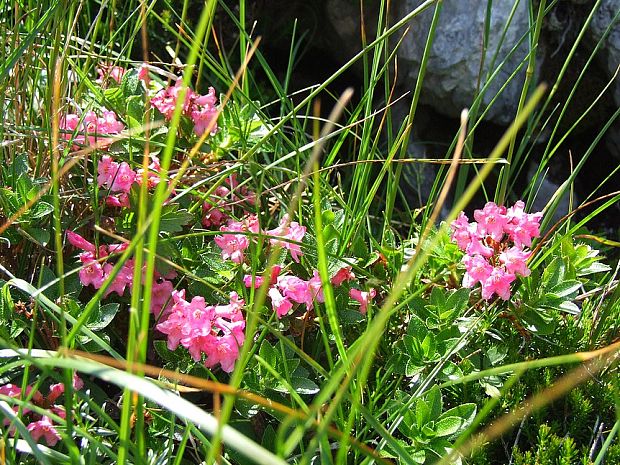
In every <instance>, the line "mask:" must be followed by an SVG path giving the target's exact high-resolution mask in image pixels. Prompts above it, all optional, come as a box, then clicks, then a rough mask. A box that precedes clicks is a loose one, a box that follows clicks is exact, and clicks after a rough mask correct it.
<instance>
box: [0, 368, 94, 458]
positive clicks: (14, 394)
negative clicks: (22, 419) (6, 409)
mask: <svg viewBox="0 0 620 465" xmlns="http://www.w3.org/2000/svg"><path fill="white" fill-rule="evenodd" d="M83 387H84V382H83V381H82V380H81V379H80V378H79V376H78V375H77V374H76V375H74V376H73V389H75V390H76V391H79V390H80V389H82V388H83ZM64 392H65V385H64V384H63V383H58V384H52V385H51V386H50V387H49V393H48V395H47V396H46V397H44V396H43V395H42V394H41V393H40V392H39V391H34V390H33V388H32V386H27V387H26V389H25V391H24V392H22V389H21V388H20V387H19V386H15V385H14V384H5V385H3V386H0V394H1V395H4V396H7V397H11V398H13V399H21V400H26V399H29V401H30V402H32V403H33V404H35V405H37V406H39V407H41V408H45V409H48V410H49V411H50V412H51V413H54V414H56V415H58V416H59V417H61V418H66V415H65V409H64V407H63V406H62V405H56V404H54V402H56V400H57V399H58V398H59V397H60V396H61V395H62V394H64ZM13 411H14V412H15V413H16V414H17V413H18V412H19V407H18V406H14V407H13ZM21 413H22V415H24V416H26V417H27V418H28V419H29V420H30V422H29V423H28V426H27V428H28V432H29V433H30V435H31V436H32V439H34V440H35V441H37V442H38V441H39V440H40V439H41V438H43V439H45V442H46V443H47V445H48V446H55V445H56V443H57V442H58V440H59V439H60V434H58V431H57V430H56V428H55V426H54V424H53V423H52V420H51V418H50V417H49V416H46V415H38V414H36V413H34V412H33V411H32V410H30V409H28V408H22V410H21ZM10 423H11V422H10V420H9V419H7V418H5V419H4V421H3V425H4V426H5V427H7V426H9V428H10V429H9V432H10V433H11V434H14V432H15V428H14V427H11V426H10Z"/></svg>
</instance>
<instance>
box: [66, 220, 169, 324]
mask: <svg viewBox="0 0 620 465" xmlns="http://www.w3.org/2000/svg"><path fill="white" fill-rule="evenodd" d="M67 239H68V241H69V243H70V244H71V245H72V246H74V247H77V248H78V249H80V250H83V251H84V252H82V253H80V254H79V259H80V261H81V262H82V268H81V269H80V271H79V276H80V282H81V283H82V284H83V285H84V286H93V287H94V288H95V289H99V288H100V287H101V286H103V283H104V282H105V281H106V280H107V279H108V278H109V277H110V274H111V272H112V269H113V268H114V265H113V264H112V263H111V262H110V258H111V255H113V254H115V253H120V252H123V251H124V250H125V249H127V247H128V246H129V244H127V243H123V244H112V245H100V246H99V247H98V248H97V247H95V245H94V244H93V243H91V242H89V241H87V240H86V239H84V238H83V237H82V236H80V235H79V234H77V233H75V232H73V231H67ZM134 266H135V262H134V260H133V259H130V260H127V261H126V262H125V263H124V264H123V266H122V268H121V269H120V270H119V272H118V273H117V274H116V276H115V277H114V280H113V281H112V283H111V284H110V286H109V287H108V288H107V289H106V291H105V294H104V297H107V296H108V295H110V294H111V293H112V292H116V293H117V294H118V295H119V296H122V295H124V294H125V290H127V289H129V290H130V291H131V289H132V287H133V269H134ZM143 272H144V269H143ZM175 276H176V273H175V272H174V271H172V272H171V273H169V274H167V275H166V276H162V275H160V274H159V273H157V272H155V281H154V282H153V291H152V294H151V311H152V312H153V313H154V314H155V316H159V315H160V314H161V315H166V314H167V313H169V312H170V307H171V303H170V295H171V294H172V291H173V289H174V285H173V284H172V281H170V280H169V279H173V278H174V277H175Z"/></svg>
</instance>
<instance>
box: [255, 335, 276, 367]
mask: <svg viewBox="0 0 620 465" xmlns="http://www.w3.org/2000/svg"><path fill="white" fill-rule="evenodd" d="M258 355H260V357H261V358H262V359H263V360H265V362H267V363H268V364H269V365H270V366H271V367H272V368H274V369H275V368H277V366H278V352H277V350H276V349H274V348H273V347H272V346H271V344H269V342H267V341H266V340H265V341H263V343H262V344H261V345H260V349H259V351H258Z"/></svg>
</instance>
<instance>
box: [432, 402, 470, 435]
mask: <svg viewBox="0 0 620 465" xmlns="http://www.w3.org/2000/svg"><path fill="white" fill-rule="evenodd" d="M476 411H477V407H476V404H473V403H468V404H461V405H457V406H456V407H454V408H451V409H449V410H446V411H445V412H444V413H442V414H441V416H440V417H439V421H441V420H443V419H444V418H449V417H458V418H460V419H461V420H462V422H463V423H462V426H461V430H463V429H465V428H467V427H468V426H469V425H470V424H471V422H472V421H474V418H475V417H476Z"/></svg>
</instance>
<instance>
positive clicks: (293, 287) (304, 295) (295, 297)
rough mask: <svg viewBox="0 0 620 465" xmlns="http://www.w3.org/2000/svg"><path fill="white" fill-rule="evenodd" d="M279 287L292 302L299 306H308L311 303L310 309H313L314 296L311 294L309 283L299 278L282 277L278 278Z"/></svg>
mask: <svg viewBox="0 0 620 465" xmlns="http://www.w3.org/2000/svg"><path fill="white" fill-rule="evenodd" d="M278 287H279V288H280V290H281V291H282V293H283V294H284V295H285V296H286V297H288V298H289V299H291V300H292V301H294V302H297V303H299V304H303V303H306V304H307V303H308V301H310V307H312V294H311V293H310V292H309V289H308V282H307V281H304V280H303V279H301V278H298V277H297V276H290V275H288V276H280V277H279V278H278Z"/></svg>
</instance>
